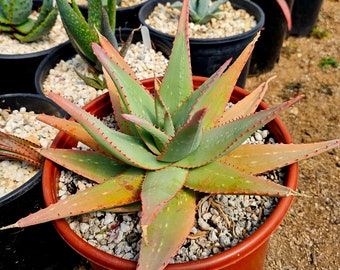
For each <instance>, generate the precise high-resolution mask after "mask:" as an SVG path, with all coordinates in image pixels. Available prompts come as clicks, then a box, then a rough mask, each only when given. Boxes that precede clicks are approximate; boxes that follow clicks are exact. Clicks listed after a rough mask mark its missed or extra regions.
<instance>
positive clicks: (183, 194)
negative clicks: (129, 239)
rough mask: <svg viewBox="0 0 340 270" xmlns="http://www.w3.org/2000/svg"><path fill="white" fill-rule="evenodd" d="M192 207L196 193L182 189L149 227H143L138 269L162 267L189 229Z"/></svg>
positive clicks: (192, 212) (191, 219) (191, 221)
mask: <svg viewBox="0 0 340 270" xmlns="http://www.w3.org/2000/svg"><path fill="white" fill-rule="evenodd" d="M195 206H196V198H195V194H194V193H193V192H191V191H189V190H186V189H183V190H181V191H180V192H178V193H177V195H176V196H175V197H174V198H173V199H171V200H170V201H169V202H168V204H167V205H165V206H164V207H163V209H162V211H161V212H160V213H158V215H157V216H156V217H155V218H154V220H153V222H152V223H151V224H150V225H149V226H145V227H143V228H142V229H143V237H142V242H141V248H140V252H139V260H138V264H137V269H164V268H165V266H166V265H167V264H168V263H169V261H170V259H171V257H172V256H174V255H175V254H176V252H177V250H178V249H179V248H180V247H181V245H182V244H183V242H184V241H185V239H186V237H187V236H188V235H189V233H190V231H191V229H192V226H193V224H194V219H195V212H196V210H195V208H196V207H195ZM174 221H176V222H174Z"/></svg>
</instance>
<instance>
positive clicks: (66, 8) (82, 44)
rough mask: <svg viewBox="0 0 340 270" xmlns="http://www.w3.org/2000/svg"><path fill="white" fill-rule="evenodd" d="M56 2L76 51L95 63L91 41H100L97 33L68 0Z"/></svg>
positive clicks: (57, 0)
mask: <svg viewBox="0 0 340 270" xmlns="http://www.w3.org/2000/svg"><path fill="white" fill-rule="evenodd" d="M73 1H74V0H73ZM96 1H98V0H96ZM99 1H100V0H99ZM56 2H57V5H58V10H59V13H60V16H61V19H62V21H63V24H64V27H65V29H66V31H67V34H68V36H69V38H70V40H71V42H72V44H73V46H74V47H75V49H76V51H77V52H79V54H80V55H81V56H83V57H84V56H85V58H86V61H90V62H91V64H92V65H94V64H95V63H96V62H97V58H96V56H95V55H94V54H93V51H92V47H91V42H96V43H98V42H99V40H98V36H97V34H96V33H95V32H93V31H92V29H91V28H90V27H89V25H88V23H87V22H86V20H85V18H84V17H83V16H81V17H80V16H79V13H78V12H76V11H74V9H73V8H72V7H71V6H70V4H69V3H68V1H67V0H56Z"/></svg>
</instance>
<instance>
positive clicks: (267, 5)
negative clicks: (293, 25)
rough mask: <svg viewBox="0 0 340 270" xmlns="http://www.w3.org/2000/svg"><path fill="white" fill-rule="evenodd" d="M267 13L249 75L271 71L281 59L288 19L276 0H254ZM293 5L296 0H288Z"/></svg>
mask: <svg viewBox="0 0 340 270" xmlns="http://www.w3.org/2000/svg"><path fill="white" fill-rule="evenodd" d="M252 2H254V3H256V4H258V5H259V6H260V7H261V8H262V10H263V11H264V13H265V15H266V19H265V23H264V26H263V29H262V31H261V36H260V38H259V39H258V41H257V42H256V44H255V48H254V50H253V53H252V56H251V61H250V65H249V72H248V75H250V76H251V75H255V76H257V75H260V74H263V73H266V72H269V71H271V70H272V69H273V68H274V66H275V64H276V63H277V62H278V61H279V59H280V53H281V48H282V44H283V41H284V40H285V39H286V37H287V34H288V32H287V31H288V26H287V21H286V19H285V17H284V15H283V13H282V10H281V8H280V7H279V5H278V4H277V3H276V1H275V0H270V1H268V0H252ZM286 2H287V4H288V5H289V6H290V7H291V6H292V4H293V2H294V0H286Z"/></svg>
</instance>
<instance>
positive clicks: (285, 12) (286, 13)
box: [276, 0, 292, 30]
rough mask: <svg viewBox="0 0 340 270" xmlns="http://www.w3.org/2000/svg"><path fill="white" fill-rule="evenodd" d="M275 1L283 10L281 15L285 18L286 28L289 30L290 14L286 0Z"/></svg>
mask: <svg viewBox="0 0 340 270" xmlns="http://www.w3.org/2000/svg"><path fill="white" fill-rule="evenodd" d="M276 2H277V3H278V5H279V6H280V8H281V10H282V12H283V15H284V16H285V18H286V21H287V26H288V30H291V29H292V16H291V14H290V8H289V6H288V4H287V2H286V1H285V0H276Z"/></svg>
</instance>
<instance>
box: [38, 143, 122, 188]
mask: <svg viewBox="0 0 340 270" xmlns="http://www.w3.org/2000/svg"><path fill="white" fill-rule="evenodd" d="M39 152H40V154H41V155H43V156H44V157H45V158H48V159H49V160H52V161H53V162H55V163H57V164H59V165H61V166H62V167H64V168H66V169H68V170H71V171H73V172H75V173H77V174H79V175H82V176H84V177H86V178H88V179H90V180H92V181H94V182H96V183H103V182H105V181H107V180H109V179H112V178H113V177H115V176H116V175H117V174H120V173H122V171H124V170H126V169H127V168H128V166H127V165H124V164H122V163H121V162H117V161H116V160H113V159H110V158H108V157H106V156H104V155H102V154H100V153H98V152H94V151H82V150H73V149H54V148H48V149H41V150H40V151H39Z"/></svg>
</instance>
